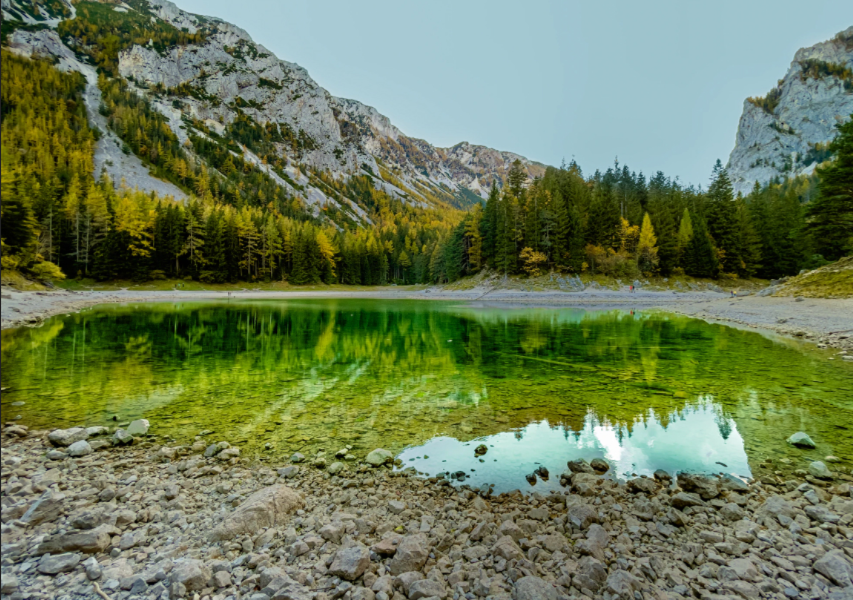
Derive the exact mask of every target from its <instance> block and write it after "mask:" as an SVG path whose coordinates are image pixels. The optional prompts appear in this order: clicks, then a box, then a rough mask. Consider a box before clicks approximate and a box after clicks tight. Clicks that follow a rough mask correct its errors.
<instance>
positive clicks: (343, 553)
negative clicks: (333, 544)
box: [329, 544, 370, 581]
mask: <svg viewBox="0 0 853 600" xmlns="http://www.w3.org/2000/svg"><path fill="white" fill-rule="evenodd" d="M368 566H370V551H369V550H368V549H367V546H363V545H362V544H356V545H354V546H350V547H348V548H341V549H340V550H338V551H337V552H336V553H335V558H334V559H333V560H332V564H331V565H330V566H329V575H333V576H336V577H340V578H341V579H346V580H347V581H354V580H356V579H358V578H359V577H361V575H362V574H363V573H364V571H365V570H367V567H368Z"/></svg>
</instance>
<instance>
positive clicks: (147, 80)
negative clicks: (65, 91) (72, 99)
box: [2, 0, 545, 222]
mask: <svg viewBox="0 0 853 600" xmlns="http://www.w3.org/2000/svg"><path fill="white" fill-rule="evenodd" d="M61 2H62V6H63V7H64V8H63V11H62V14H59V15H58V16H55V15H53V14H50V15H48V14H47V13H45V16H44V20H43V21H41V23H42V24H44V25H47V26H48V27H54V28H55V27H56V26H57V25H58V23H59V22H60V21H61V20H62V19H63V18H67V19H70V18H74V16H75V9H74V5H73V4H72V3H71V2H70V1H69V0H61ZM141 2H143V3H145V2H147V9H146V7H145V6H144V4H140V3H138V2H137V3H133V5H132V6H131V5H129V4H125V3H113V2H110V3H109V4H110V5H111V6H113V9H112V10H114V11H116V18H117V19H118V18H121V15H120V13H126V12H128V11H134V10H146V11H147V13H148V14H149V15H153V16H151V18H152V19H155V20H157V19H159V20H161V21H164V22H166V23H169V24H171V25H173V26H174V27H176V28H178V29H183V30H185V31H187V32H188V33H193V34H194V33H196V32H202V33H203V34H204V40H205V41H204V43H202V44H196V45H186V46H177V47H172V48H169V49H165V50H163V49H156V48H154V47H151V46H150V45H148V44H146V45H134V46H132V47H130V48H127V49H126V50H124V51H122V52H121V53H120V54H119V58H118V71H119V75H120V76H121V77H122V78H124V79H125V80H127V82H128V83H129V84H130V85H131V86H132V87H133V88H134V89H135V90H136V92H137V93H139V94H142V95H145V96H146V97H147V98H148V99H149V100H150V102H151V104H152V106H153V107H154V108H155V109H156V110H158V111H159V112H161V113H162V114H163V115H164V116H166V117H167V119H168V120H169V126H170V127H171V129H172V130H173V131H174V132H175V134H176V135H177V137H178V139H179V140H180V141H181V142H182V143H184V144H185V147H186V148H187V150H188V151H190V152H191V146H192V144H191V141H190V138H189V134H190V133H194V134H195V135H202V136H203V135H206V134H205V133H204V132H201V131H193V130H192V127H193V125H192V123H193V120H194V119H197V120H199V121H200V122H202V123H204V126H205V127H206V128H207V130H208V131H212V132H215V133H216V134H219V135H222V134H223V132H225V131H226V128H227V126H228V124H230V123H232V122H233V121H234V120H235V119H237V118H238V117H239V115H241V114H242V115H245V116H248V117H250V118H251V119H252V120H254V121H255V122H256V123H258V124H259V125H262V126H267V125H268V124H272V125H273V126H275V127H276V128H278V130H279V131H281V132H282V133H285V132H286V133H287V135H286V136H283V137H285V138H286V139H290V140H293V143H292V144H287V145H285V144H283V143H279V144H277V146H276V149H277V153H278V155H279V156H278V158H281V159H283V160H284V162H285V164H286V166H285V167H284V171H285V172H286V173H287V176H288V177H289V180H285V179H283V178H282V177H280V176H279V175H278V174H277V173H276V172H275V171H274V170H272V169H270V168H269V167H267V166H266V165H265V164H263V162H262V160H261V158H260V157H258V156H255V155H254V154H252V152H250V151H249V150H248V149H244V150H243V152H244V158H245V159H246V160H248V161H250V162H252V163H254V164H257V165H258V166H259V168H262V169H263V170H265V171H266V172H267V173H268V175H269V176H270V177H271V178H272V179H274V180H275V181H276V183H277V184H279V185H280V186H282V187H284V188H286V189H289V190H291V191H292V192H293V193H294V195H299V196H300V197H302V198H303V199H304V200H305V201H306V203H307V204H308V205H309V207H312V210H313V212H314V213H315V214H319V208H320V207H321V206H322V205H324V204H328V205H332V206H337V207H340V208H341V209H343V210H344V211H345V212H347V213H349V214H350V216H352V217H353V218H354V219H355V220H356V221H361V222H366V221H367V217H366V214H365V213H364V211H363V209H362V207H360V206H357V205H356V204H355V203H354V202H350V201H348V200H347V199H340V198H337V199H335V198H331V197H329V196H328V195H327V194H326V192H324V190H323V189H321V188H320V187H317V185H315V183H316V182H314V181H312V179H311V178H310V177H308V176H307V175H306V173H305V169H304V166H308V167H311V168H313V169H315V170H319V171H324V172H327V173H329V174H331V175H332V176H333V177H335V178H346V177H349V176H351V175H355V174H359V173H369V174H371V175H372V176H373V177H374V181H375V185H376V186H377V187H378V188H382V189H385V190H386V191H387V192H388V193H390V194H392V195H395V196H397V197H399V198H401V199H403V200H404V201H406V202H413V203H417V204H421V205H428V204H430V203H432V202H433V201H434V200H435V199H436V198H437V199H439V200H441V201H445V202H450V203H453V204H457V205H465V203H470V202H471V199H472V198H473V197H475V196H473V195H472V194H471V193H470V192H473V194H476V195H478V196H480V197H483V198H485V197H486V196H487V195H488V192H489V190H490V188H491V187H492V185H494V184H495V183H496V182H498V183H502V182H503V180H504V177H505V175H506V173H507V171H508V170H509V167H510V165H511V164H512V162H513V161H514V160H516V159H518V160H521V162H522V163H523V164H524V165H525V166H526V167H527V170H528V173H529V175H530V176H531V177H535V176H537V175H541V174H542V173H544V170H545V166H544V165H542V164H539V163H534V162H532V161H529V160H527V159H526V158H524V157H522V156H519V155H517V154H513V153H511V152H500V151H497V150H493V149H491V148H486V147H484V146H475V145H472V144H468V143H467V142H463V143H461V144H457V145H456V146H453V147H452V148H436V147H434V146H432V145H431V144H429V143H428V142H426V141H424V140H419V139H415V138H410V137H408V136H406V135H405V134H403V133H402V132H401V131H400V130H399V129H397V127H395V126H394V125H393V124H392V123H391V121H390V120H389V119H388V117H386V116H384V115H383V114H381V113H380V112H379V111H377V110H376V109H375V108H372V107H370V106H366V105H364V104H362V103H360V102H358V101H356V100H348V99H344V98H336V97H334V96H332V95H331V94H329V92H327V91H326V90H325V89H324V88H323V87H321V86H320V85H319V84H318V83H317V82H316V81H314V80H313V79H312V78H311V76H310V75H309V74H308V72H307V71H306V70H305V69H304V68H302V67H300V66H299V65H297V64H294V63H291V62H287V61H285V60H281V59H279V58H277V57H276V56H275V55H273V53H272V52H270V51H269V50H268V49H266V48H264V47H263V46H262V45H260V44H256V43H255V42H254V41H253V40H252V38H251V37H250V36H249V34H248V33H247V32H245V31H244V30H242V29H240V28H239V27H236V26H235V25H232V24H230V23H226V22H225V21H222V20H220V19H216V18H212V17H203V16H200V15H194V14H190V13H187V12H185V11H182V10H181V9H180V8H178V6H176V5H175V4H174V3H172V2H170V1H169V0H141ZM25 5H26V6H25ZM40 5H41V3H40V2H38V1H37V2H36V3H35V6H36V7H37V8H38V7H39V6H40ZM21 7H24V8H27V7H29V3H28V2H24V0H2V8H3V17H4V19H6V18H8V19H11V20H18V21H25V22H28V23H29V22H31V21H32V19H31V18H30V17H29V16H28V13H27V12H26V11H25V10H24V9H23V8H21ZM30 12H32V11H30ZM54 12H56V11H54ZM48 17H54V18H53V19H52V20H48V19H47V18H48ZM67 41H68V40H64V41H63V40H60V39H59V37H58V36H57V35H56V34H55V32H53V31H49V30H42V31H36V32H27V31H15V32H14V33H13V34H12V35H11V36H10V38H9V43H10V46H11V47H13V48H14V49H15V51H17V52H19V53H21V54H26V55H32V54H37V55H43V56H52V57H54V58H56V59H57V60H59V62H60V63H61V68H65V69H72V70H79V71H81V72H83V73H84V74H85V75H86V76H87V79H88V80H89V84H90V85H89V86H87V94H88V95H91V96H92V98H91V100H92V103H93V106H94V107H97V105H98V103H99V102H100V92H99V90H98V89H97V85H96V83H97V79H96V77H95V76H94V69H93V67H92V66H91V65H87V64H85V63H82V62H80V61H79V60H78V59H77V58H75V55H74V53H73V52H72V51H71V49H69V48H68V47H66V45H65V42H67ZM70 43H71V44H72V45H73V44H74V43H76V42H75V41H74V40H72V41H71V42H70ZM167 91H168V93H166V92H167ZM87 101H88V100H87ZM93 112H96V111H93ZM90 115H91V113H90ZM92 116H93V117H94V115H92ZM99 125H100V124H99ZM105 155H106V154H105ZM109 158H110V160H105V161H104V163H105V164H107V165H111V164H112V166H110V168H116V167H115V165H114V162H115V161H114V160H113V158H118V159H120V157H113V156H110V157H109ZM126 163H127V161H123V162H121V164H120V165H119V167H118V168H120V169H122V170H123V171H124V174H125V175H129V172H130V169H129V165H127V164H126ZM101 166H103V165H101ZM137 170H138V169H137ZM111 174H112V173H111ZM146 177H147V171H146V174H144V175H143V174H141V175H140V177H139V178H137V179H135V180H134V181H133V185H136V186H138V187H140V188H141V189H146V190H151V191H154V190H158V189H160V188H162V184H163V182H160V181H159V180H157V181H154V180H153V179H152V181H150V182H149V181H146ZM293 183H295V184H296V187H294V185H292V184H293ZM297 188H298V189H297ZM169 191H170V192H172V193H173V195H175V196H177V197H181V196H182V194H180V192H179V191H178V193H174V192H175V190H169Z"/></svg>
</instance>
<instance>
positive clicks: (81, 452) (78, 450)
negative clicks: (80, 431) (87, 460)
mask: <svg viewBox="0 0 853 600" xmlns="http://www.w3.org/2000/svg"><path fill="white" fill-rule="evenodd" d="M92 452H94V450H92V446H90V445H89V442H87V441H86V440H79V441H77V442H74V443H73V444H71V445H70V446H68V455H69V456H73V457H75V458H76V457H79V456H86V455H87V454H91V453H92Z"/></svg>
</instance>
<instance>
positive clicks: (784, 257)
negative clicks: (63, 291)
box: [0, 36, 853, 285]
mask: <svg viewBox="0 0 853 600" xmlns="http://www.w3.org/2000/svg"><path fill="white" fill-rule="evenodd" d="M119 37H120V36H119ZM2 61H3V70H2V108H0V111H2V112H0V117H2V197H3V203H2V225H3V228H2V261H3V262H2V266H3V268H4V269H19V270H22V271H24V272H26V273H29V274H30V275H32V276H33V277H35V278H38V279H43V280H54V281H56V280H59V279H62V278H63V277H66V276H68V277H90V278H95V279H99V280H110V279H134V280H151V279H167V278H182V279H194V280H197V281H201V282H205V283H222V282H236V281H246V282H251V281H287V282H289V283H292V284H297V285H298V284H313V283H341V284H363V285H378V284H388V283H400V284H414V283H444V282H450V281H454V280H457V279H459V278H461V277H465V276H468V275H473V274H476V273H478V272H480V271H482V270H484V269H488V270H490V271H493V272H496V273H500V274H505V275H529V276H536V275H538V274H541V273H544V272H548V271H558V272H564V273H591V274H603V275H608V276H613V277H618V278H632V277H638V276H656V275H659V276H670V275H673V274H686V275H690V276H694V277H703V278H723V279H736V278H751V277H759V278H765V279H770V278H778V277H781V276H785V275H793V274H796V273H797V272H799V270H801V269H803V268H813V267H816V266H820V265H821V264H824V263H825V262H827V261H831V260H835V259H837V258H839V257H841V256H845V255H847V254H850V253H851V251H853V235H851V232H853V191H851V190H853V122H850V121H848V122H847V124H845V125H842V126H840V133H839V136H838V137H837V138H836V139H835V141H834V142H832V143H831V144H830V145H829V147H828V149H827V153H828V154H831V155H833V156H834V157H835V158H834V160H832V161H830V162H826V163H824V164H823V165H822V166H821V167H819V168H818V169H817V171H816V174H815V175H813V176H810V177H800V178H792V179H788V180H786V181H778V182H773V183H771V184H770V185H768V186H765V187H759V186H757V185H756V187H755V188H754V189H753V191H752V192H751V193H750V194H748V195H747V196H746V197H740V196H737V197H735V195H734V194H733V191H732V186H731V183H730V181H729V177H728V174H727V172H726V170H725V168H724V167H723V165H722V164H721V163H720V161H717V163H716V165H714V166H713V168H712V171H711V179H710V183H709V185H708V187H707V189H702V188H696V187H693V186H685V185H683V184H681V183H680V182H679V181H678V179H677V178H675V179H673V178H670V177H667V176H666V175H665V174H663V173H661V172H657V173H656V174H654V175H653V176H652V177H650V178H649V179H646V177H645V176H644V175H643V174H642V173H636V172H634V171H632V170H631V169H629V168H628V167H627V166H626V165H620V164H619V163H618V161H617V162H615V163H614V165H613V166H612V167H610V168H608V169H607V170H606V171H605V172H603V173H602V172H600V171H596V172H594V173H593V174H592V175H590V176H585V175H584V173H583V171H582V170H581V167H580V166H579V165H578V164H576V163H575V162H571V163H569V164H568V165H566V164H563V165H562V166H561V167H559V168H553V167H551V168H548V169H547V171H546V172H545V174H544V176H542V177H541V178H536V179H534V180H529V179H528V177H527V173H526V171H525V170H524V167H523V166H522V165H521V163H519V162H516V164H514V165H513V166H512V168H511V169H510V171H509V173H508V175H507V177H506V181H505V184H504V185H503V186H502V187H501V188H499V187H498V186H493V188H492V190H491V193H490V195H489V197H488V199H487V200H486V201H485V202H484V203H482V204H480V203H477V204H475V205H474V206H473V208H471V209H470V210H468V211H462V210H460V209H458V208H456V207H454V206H451V205H450V204H447V203H445V202H443V201H440V200H438V201H436V202H435V204H434V206H432V207H429V208H424V207H420V206H414V205H412V204H408V203H405V202H403V201H401V200H400V199H397V198H393V197H391V196H389V195H388V194H387V193H385V192H384V191H382V190H380V189H378V188H377V185H376V184H375V183H376V182H375V179H374V178H375V177H377V176H376V175H375V174H372V173H362V174H361V175H355V176H352V177H350V178H349V179H346V180H342V179H335V178H333V177H330V176H328V174H326V173H322V172H311V173H310V177H311V178H312V181H314V182H316V183H317V184H318V185H322V187H323V189H324V190H326V191H327V192H328V195H329V196H330V197H333V198H347V199H357V200H358V204H359V205H361V206H363V207H366V209H367V216H368V218H369V222H368V224H367V225H362V224H357V223H355V222H354V221H353V220H352V219H351V218H349V217H348V216H347V215H344V214H343V213H342V212H341V211H340V210H339V209H337V208H336V207H333V206H323V207H321V209H320V211H319V213H312V211H311V210H310V208H309V207H307V206H306V205H305V202H304V201H303V200H302V199H301V198H300V197H299V196H298V194H291V193H290V192H288V191H287V190H285V189H284V188H282V187H280V186H278V185H276V184H275V182H274V181H273V180H272V179H271V178H270V177H269V176H268V175H267V174H266V173H265V172H263V171H262V170H261V169H260V168H258V166H257V165H253V164H251V163H248V162H246V161H244V160H243V158H242V157H241V155H240V154H239V148H240V145H245V146H246V147H249V148H252V149H253V151H255V152H256V153H257V154H258V155H259V156H262V158H263V160H264V162H265V163H268V164H269V165H270V166H271V168H273V169H274V170H276V172H280V174H281V175H282V176H283V177H286V173H284V171H283V170H281V168H280V167H281V163H280V159H279V158H277V157H276V156H275V155H274V154H272V153H271V152H270V148H272V147H273V146H272V145H271V141H273V142H286V143H287V144H289V145H290V146H291V147H292V148H293V151H294V153H298V152H299V150H300V148H301V147H303V146H304V145H305V144H310V139H307V140H306V139H305V138H304V136H303V137H300V135H299V134H298V133H295V132H292V131H288V130H286V129H282V128H281V127H280V126H274V125H275V124H272V125H270V124H266V125H265V126H263V127H262V126H260V125H258V124H257V123H255V122H254V121H252V120H251V119H238V120H237V121H235V123H233V124H231V125H229V126H228V130H227V133H226V135H225V137H223V138H220V137H218V136H216V135H215V134H214V133H213V132H210V131H209V130H208V131H205V135H204V136H192V135H191V148H192V150H193V151H192V152H188V151H187V150H186V149H185V148H184V147H183V146H182V145H181V144H179V143H178V140H177V138H176V137H175V135H174V133H173V132H172V131H171V130H170V129H169V127H168V126H167V125H166V123H165V120H164V118H163V117H162V116H161V115H159V113H157V112H156V111H154V110H153V109H152V108H151V107H150V106H149V105H148V103H147V101H146V100H145V99H144V98H143V97H141V96H138V95H137V94H135V93H132V92H130V91H129V90H128V89H127V88H126V85H125V84H124V83H123V82H121V81H120V80H117V79H110V78H108V77H107V76H106V74H105V73H104V72H102V74H101V77H100V81H99V86H100V87H101V90H102V93H103V98H104V103H103V105H102V107H101V112H102V114H104V115H105V116H106V117H107V120H108V123H109V126H110V128H111V129H112V130H113V131H115V133H116V134H117V135H119V137H120V138H121V139H122V140H123V141H124V143H125V146H126V149H125V151H127V152H133V153H134V154H137V155H138V156H140V157H141V158H143V160H144V161H145V162H146V163H147V164H148V165H149V167H150V168H151V170H152V173H153V174H154V175H156V176H158V177H161V178H163V179H166V180H168V181H171V182H173V183H175V185H177V186H178V187H180V188H181V189H183V190H184V191H186V192H187V193H188V194H189V195H190V197H189V200H187V201H186V202H178V201H175V200H174V199H172V198H171V197H158V196H156V195H153V194H145V193H142V192H139V191H137V190H131V189H127V188H125V187H124V186H122V185H121V184H120V182H114V181H110V180H109V178H107V177H106V176H103V175H100V174H98V176H97V177H96V176H95V174H94V166H93V165H94V162H93V160H94V159H93V153H94V146H95V143H96V141H97V139H98V137H99V135H101V132H99V131H97V130H96V129H93V128H91V127H90V126H89V123H88V120H87V118H86V111H85V106H84V104H83V100H82V91H83V88H84V81H83V78H82V76H81V75H79V74H75V73H61V72H60V71H58V70H57V69H55V68H54V67H53V65H51V64H50V63H49V62H47V61H42V60H30V59H26V58H20V57H17V56H14V55H11V54H9V53H7V52H5V51H4V52H3V56H2ZM193 126H194V127H195V128H196V129H199V130H201V128H203V125H201V124H199V123H195V124H193Z"/></svg>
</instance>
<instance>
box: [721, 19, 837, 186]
mask: <svg viewBox="0 0 853 600" xmlns="http://www.w3.org/2000/svg"><path fill="white" fill-rule="evenodd" d="M828 65H829V67H828ZM844 69H848V71H846V72H845V71H844ZM851 70H853V27H848V28H847V29H845V30H844V31H842V32H840V33H839V34H838V35H837V36H835V37H834V38H832V39H831V40H827V41H825V42H821V43H819V44H815V45H814V46H811V47H809V48H801V49H800V50H798V51H797V53H796V54H795V55H794V60H793V61H792V62H791V66H790V67H789V68H788V72H787V73H786V74H785V77H784V78H782V79H780V80H779V84H778V85H777V86H776V87H775V88H774V89H773V90H772V91H771V92H770V93H769V94H768V95H767V96H765V103H764V106H757V105H756V104H755V103H754V102H752V101H751V100H744V103H743V114H742V115H741V118H740V123H739V125H738V131H737V140H736V142H735V147H734V149H733V150H732V153H731V155H730V156H729V164H728V168H729V175H730V176H731V178H732V184H733V185H734V189H735V192H740V193H743V194H747V193H749V192H750V190H752V188H753V186H754V185H755V183H756V182H758V183H759V184H760V185H764V184H766V183H768V182H769V181H771V180H772V179H773V178H775V177H780V178H782V179H784V178H785V177H788V176H792V175H800V174H807V173H811V172H813V171H814V169H815V168H816V166H817V165H818V164H819V162H820V161H821V160H824V159H825V158H826V156H825V153H822V152H821V148H822V146H820V145H822V144H826V143H827V142H829V141H831V140H832V139H833V138H835V136H836V134H837V130H836V126H837V125H838V124H839V123H843V122H844V121H846V120H847V119H849V118H850V115H851V113H853V73H851Z"/></svg>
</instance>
